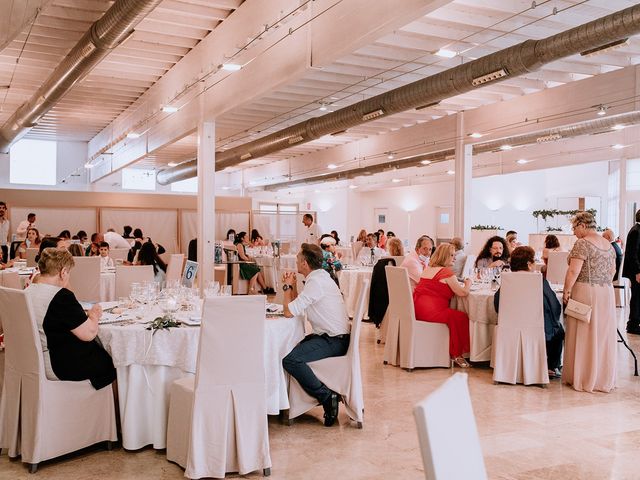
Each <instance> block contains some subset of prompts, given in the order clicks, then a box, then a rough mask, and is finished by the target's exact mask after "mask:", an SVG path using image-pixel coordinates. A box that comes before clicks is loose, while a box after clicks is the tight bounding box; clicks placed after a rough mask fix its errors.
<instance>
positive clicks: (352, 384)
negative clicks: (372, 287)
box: [289, 280, 369, 428]
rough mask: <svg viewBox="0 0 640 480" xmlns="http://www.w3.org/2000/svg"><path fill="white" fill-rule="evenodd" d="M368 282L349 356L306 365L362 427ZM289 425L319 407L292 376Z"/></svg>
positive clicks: (362, 294)
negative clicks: (363, 338) (362, 341)
mask: <svg viewBox="0 0 640 480" xmlns="http://www.w3.org/2000/svg"><path fill="white" fill-rule="evenodd" d="M368 297H369V280H364V281H363V286H362V291H361V292H360V298H358V308H357V310H356V314H355V315H354V317H353V321H352V322H351V334H350V337H349V348H348V349H347V353H346V354H345V355H343V356H340V357H328V358H323V359H321V360H317V361H315V362H309V363H308V364H307V365H309V367H310V368H311V370H312V371H313V373H314V374H315V375H316V377H318V379H320V381H321V382H322V383H324V384H325V385H326V386H327V387H329V388H330V389H331V390H333V391H334V392H336V393H338V394H339V395H340V396H341V397H342V402H343V403H344V407H345V410H346V412H347V415H348V416H349V418H351V419H352V420H353V421H355V422H356V427H357V428H362V422H363V421H364V397H363V394H362V372H361V370H360V330H361V326H362V318H363V317H364V312H365V311H366V309H367V299H368ZM289 405H290V406H289V422H290V423H291V420H293V419H294V418H296V417H299V416H300V415H302V414H303V413H306V412H308V411H309V410H311V409H312V408H314V407H316V406H318V400H317V399H315V398H314V397H312V396H310V395H309V394H308V393H307V392H305V391H304V390H303V389H302V387H301V386H300V384H299V383H298V382H297V381H296V380H295V379H294V378H293V377H290V382H289Z"/></svg>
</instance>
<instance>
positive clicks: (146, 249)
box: [137, 240, 167, 282]
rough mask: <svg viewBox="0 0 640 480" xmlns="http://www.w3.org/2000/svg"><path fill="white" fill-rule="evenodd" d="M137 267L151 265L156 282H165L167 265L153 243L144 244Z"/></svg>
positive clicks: (139, 253) (139, 252)
mask: <svg viewBox="0 0 640 480" xmlns="http://www.w3.org/2000/svg"><path fill="white" fill-rule="evenodd" d="M137 265H151V266H152V267H153V275H154V281H156V282H164V279H165V273H166V272H167V264H166V263H164V262H163V261H162V259H161V258H160V256H159V255H158V251H157V250H156V246H155V245H154V244H153V242H152V241H150V240H149V241H147V242H144V243H143V244H142V246H141V247H140V250H139V251H138V262H137Z"/></svg>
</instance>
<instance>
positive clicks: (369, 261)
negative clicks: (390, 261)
mask: <svg viewBox="0 0 640 480" xmlns="http://www.w3.org/2000/svg"><path fill="white" fill-rule="evenodd" d="M385 254H386V252H385V251H384V250H383V249H382V248H380V247H377V246H376V237H375V236H374V234H373V233H369V234H367V241H366V243H365V244H364V245H363V246H362V248H361V249H360V253H359V254H358V258H357V259H356V264H360V265H375V263H376V262H377V261H378V259H379V258H381V257H384V256H385Z"/></svg>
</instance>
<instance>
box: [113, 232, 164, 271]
mask: <svg viewBox="0 0 640 480" xmlns="http://www.w3.org/2000/svg"><path fill="white" fill-rule="evenodd" d="M133 237H134V242H133V245H132V246H131V248H129V245H127V247H125V248H129V253H127V261H128V262H129V263H134V262H135V261H136V258H137V257H136V255H138V251H139V250H140V248H142V245H143V244H144V243H145V241H146V242H150V241H151V239H150V238H149V237H147V238H146V239H145V238H144V234H143V233H142V230H140V229H139V228H136V229H135V230H134V231H133ZM125 241H126V240H125ZM155 247H156V250H157V252H158V255H162V254H163V253H164V252H166V250H165V249H164V247H163V246H162V245H160V244H159V243H157V244H155ZM112 248H115V247H113V246H112Z"/></svg>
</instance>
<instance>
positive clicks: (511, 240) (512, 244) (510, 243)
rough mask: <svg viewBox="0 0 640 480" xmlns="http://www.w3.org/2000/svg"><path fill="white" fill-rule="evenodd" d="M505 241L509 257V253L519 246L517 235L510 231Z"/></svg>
mask: <svg viewBox="0 0 640 480" xmlns="http://www.w3.org/2000/svg"><path fill="white" fill-rule="evenodd" d="M505 240H506V242H507V248H508V249H509V255H511V252H513V251H514V250H515V249H516V248H517V247H519V246H520V243H519V242H518V233H517V232H514V231H510V232H509V233H507V235H506V237H505Z"/></svg>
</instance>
